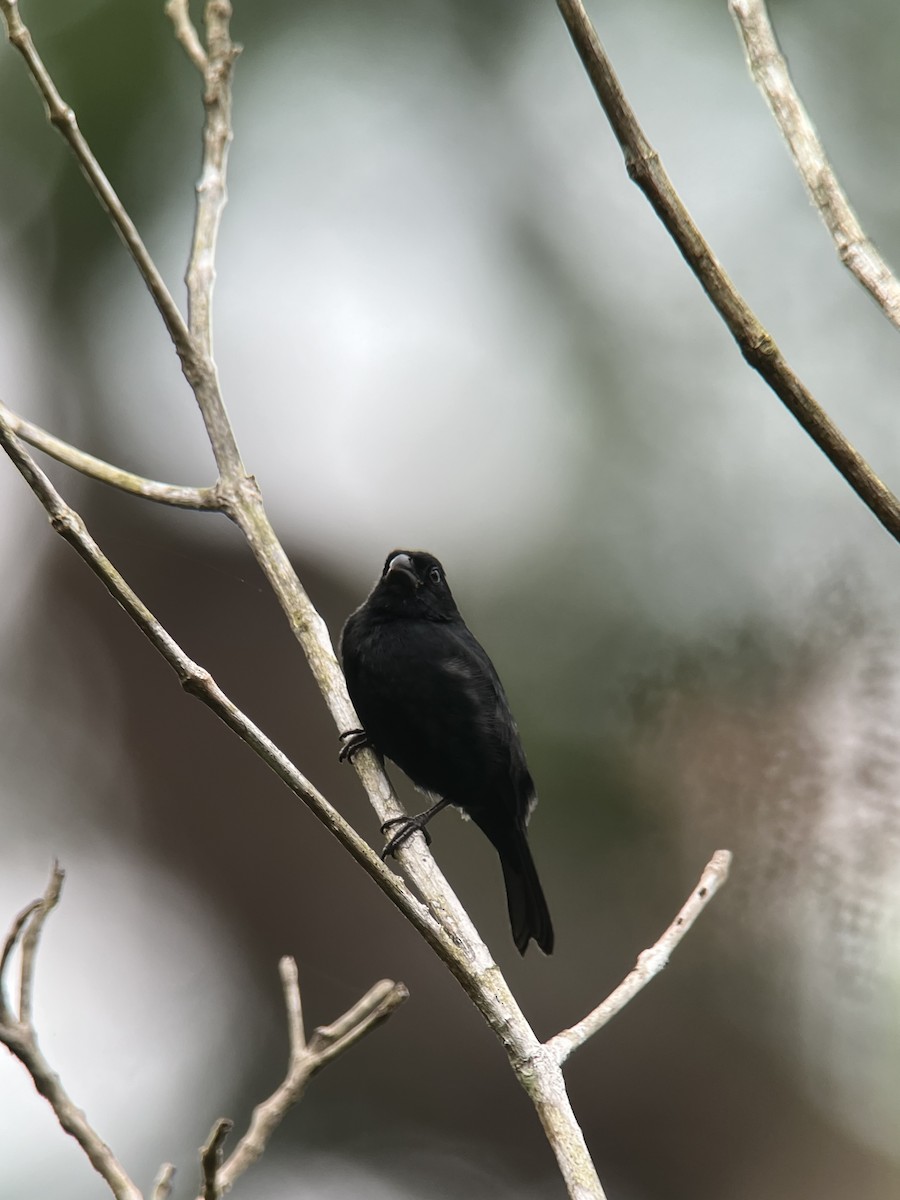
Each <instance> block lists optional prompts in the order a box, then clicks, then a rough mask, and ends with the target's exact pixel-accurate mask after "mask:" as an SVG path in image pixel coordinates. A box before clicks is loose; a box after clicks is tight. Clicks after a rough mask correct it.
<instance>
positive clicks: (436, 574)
mask: <svg viewBox="0 0 900 1200" xmlns="http://www.w3.org/2000/svg"><path fill="white" fill-rule="evenodd" d="M428 578H429V579H430V580H431V582H432V583H440V582H441V573H440V571H439V570H438V569H437V567H432V568H431V570H430V571H429V572H428Z"/></svg>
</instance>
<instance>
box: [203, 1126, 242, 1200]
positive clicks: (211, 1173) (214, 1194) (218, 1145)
mask: <svg viewBox="0 0 900 1200" xmlns="http://www.w3.org/2000/svg"><path fill="white" fill-rule="evenodd" d="M233 1128H234V1121H230V1120H229V1119H228V1117H219V1119H218V1121H216V1123H215V1125H213V1127H212V1129H211V1130H210V1131H209V1137H208V1138H207V1139H206V1141H205V1142H204V1144H203V1145H202V1146H201V1147H200V1171H201V1174H202V1177H203V1200H219V1197H220V1196H221V1195H222V1192H223V1191H224V1190H225V1189H224V1188H223V1187H222V1185H221V1184H220V1182H219V1170H220V1168H221V1166H222V1147H223V1146H224V1144H225V1139H226V1138H227V1137H228V1135H229V1133H231V1131H232V1129H233Z"/></svg>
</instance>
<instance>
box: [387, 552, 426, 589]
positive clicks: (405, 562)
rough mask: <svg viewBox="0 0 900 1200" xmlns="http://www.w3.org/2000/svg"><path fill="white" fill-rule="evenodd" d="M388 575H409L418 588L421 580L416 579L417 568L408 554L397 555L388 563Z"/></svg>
mask: <svg viewBox="0 0 900 1200" xmlns="http://www.w3.org/2000/svg"><path fill="white" fill-rule="evenodd" d="M387 574H388V575H394V574H399V575H408V576H409V578H410V579H411V580H412V582H413V583H414V584H416V586H418V583H419V580H418V578H417V577H416V571H415V567H413V562H412V559H411V558H410V557H409V555H408V554H395V555H394V557H393V558H392V559H391V561H390V562H389V563H388V569H387Z"/></svg>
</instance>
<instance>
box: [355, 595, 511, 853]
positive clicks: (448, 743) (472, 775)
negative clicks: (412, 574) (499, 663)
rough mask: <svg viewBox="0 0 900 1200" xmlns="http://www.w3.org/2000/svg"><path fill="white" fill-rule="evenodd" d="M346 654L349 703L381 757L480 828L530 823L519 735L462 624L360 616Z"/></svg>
mask: <svg viewBox="0 0 900 1200" xmlns="http://www.w3.org/2000/svg"><path fill="white" fill-rule="evenodd" d="M341 653H342V657H343V660H344V671H345V673H346V677H347V687H348V690H349V692H350V698H351V699H352V701H353V704H354V707H355V708H356V711H357V713H358V714H359V718H360V721H361V722H362V724H363V727H364V729H365V730H366V733H367V734H368V737H369V741H370V742H371V744H372V745H373V746H374V747H375V748H376V749H377V750H378V751H379V752H380V753H381V754H383V755H384V756H385V757H387V758H389V759H391V760H392V761H393V762H395V763H396V764H397V765H398V766H399V767H400V768H401V770H403V772H404V773H405V774H406V775H408V776H409V778H410V779H411V780H412V781H413V783H415V784H416V786H417V787H419V788H421V789H422V790H423V791H426V792H431V793H433V794H435V795H437V796H441V797H443V798H444V799H446V800H449V801H450V802H451V803H452V804H455V805H457V806H459V807H460V808H462V809H464V810H465V811H467V812H469V813H470V815H471V816H472V817H473V818H474V819H475V820H476V821H477V822H478V824H479V825H482V826H483V827H484V825H485V821H487V822H488V823H491V814H496V815H497V816H499V815H500V814H501V813H505V814H506V819H507V820H508V819H509V816H513V817H514V818H517V819H518V820H520V821H521V822H523V823H524V821H525V820H526V819H527V816H528V812H529V809H530V806H531V804H532V802H533V796H534V787H533V784H532V782H531V777H530V775H529V774H528V769H527V767H526V765H525V756H524V752H523V750H522V747H521V743H520V741H519V735H518V731H517V730H516V726H515V722H514V721H513V718H512V715H511V713H510V710H509V705H508V703H507V700H506V696H505V694H504V691H503V687H502V685H501V683H500V680H499V678H498V677H497V673H496V671H495V670H494V667H493V665H492V663H491V661H490V659H489V658H488V656H487V654H486V653H485V651H484V650H483V648H482V647H481V645H480V644H479V643H478V642H477V640H476V639H475V638H474V636H473V635H472V634H471V633H470V632H469V630H468V629H467V628H466V626H465V625H464V623H463V622H462V621H458V622H435V621H428V620H413V619H404V620H386V621H373V620H371V619H370V617H369V616H368V615H367V613H366V612H365V608H363V609H360V610H358V611H357V612H356V613H354V614H353V615H352V616H351V617H350V618H349V620H348V621H347V624H346V625H345V627H344V632H343V634H342V637H341ZM486 831H487V830H486Z"/></svg>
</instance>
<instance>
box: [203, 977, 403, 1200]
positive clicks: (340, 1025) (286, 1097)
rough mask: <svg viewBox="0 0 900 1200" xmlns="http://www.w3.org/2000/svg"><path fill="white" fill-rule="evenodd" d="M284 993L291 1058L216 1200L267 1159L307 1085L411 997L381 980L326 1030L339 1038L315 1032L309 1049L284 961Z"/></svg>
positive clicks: (232, 1159)
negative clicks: (275, 1137)
mask: <svg viewBox="0 0 900 1200" xmlns="http://www.w3.org/2000/svg"><path fill="white" fill-rule="evenodd" d="M279 971H280V973H281V981H282V985H283V988H284V1000H285V1011H286V1014H287V1024H288V1037H289V1042H290V1052H289V1056H288V1068H287V1072H286V1074H285V1077H284V1079H283V1080H282V1082H281V1083H280V1084H279V1086H278V1087H277V1088H276V1089H275V1091H274V1092H273V1093H272V1095H271V1096H269V1097H268V1098H267V1099H266V1100H263V1101H262V1103H260V1104H258V1105H257V1106H256V1108H255V1109H254V1110H253V1115H252V1117H251V1118H250V1124H249V1126H248V1128H247V1132H246V1133H245V1134H244V1136H243V1137H242V1138H241V1140H240V1141H239V1142H238V1144H237V1146H235V1148H234V1150H233V1151H232V1153H231V1154H230V1155H229V1157H228V1159H227V1160H226V1162H224V1163H223V1164H222V1165H221V1166H220V1167H219V1169H218V1174H217V1176H216V1186H217V1188H218V1191H217V1192H216V1193H215V1195H219V1194H221V1193H223V1192H227V1191H228V1190H229V1189H230V1188H232V1187H233V1186H234V1184H235V1183H236V1181H237V1180H238V1179H239V1178H240V1176H241V1175H243V1174H244V1172H245V1171H246V1170H247V1169H248V1167H251V1166H252V1165H253V1164H254V1163H255V1162H256V1161H257V1160H258V1159H259V1158H260V1156H261V1155H262V1154H263V1153H264V1151H265V1149H266V1147H267V1146H268V1144H269V1141H270V1139H271V1137H272V1134H273V1133H274V1132H275V1130H276V1129H277V1128H278V1126H279V1125H280V1124H281V1122H282V1121H283V1120H284V1117H285V1115H286V1114H287V1113H288V1111H289V1110H290V1109H291V1108H292V1107H293V1105H295V1104H296V1103H297V1101H298V1100H299V1099H300V1097H301V1096H302V1095H303V1092H304V1090H305V1089H306V1085H307V1084H308V1083H309V1080H310V1079H311V1078H312V1076H313V1075H315V1074H316V1072H317V1071H320V1070H321V1069H322V1067H324V1066H325V1064H326V1063H329V1062H331V1061H332V1059H334V1058H337V1056H338V1055H339V1054H343V1052H344V1051H345V1050H348V1049H349V1048H350V1047H351V1046H352V1045H354V1044H355V1043H356V1042H358V1041H359V1039H360V1038H362V1037H364V1036H365V1035H366V1034H367V1033H369V1032H371V1030H373V1029H374V1028H375V1027H376V1026H377V1025H380V1024H381V1022H382V1021H385V1020H387V1018H388V1017H389V1016H390V1015H391V1013H392V1012H394V1010H395V1009H396V1008H397V1007H398V1006H399V1005H400V1004H402V1003H403V1001H404V1000H405V999H406V998H407V996H408V995H409V993H408V992H407V990H406V987H405V986H404V985H403V984H402V983H393V982H392V981H391V980H389V979H383V980H382V981H381V982H380V983H376V984H375V986H374V987H372V988H370V989H369V991H368V992H366V994H365V996H363V997H362V999H361V1000H359V1001H358V1002H357V1003H356V1004H354V1006H353V1007H352V1008H351V1009H349V1010H348V1011H347V1012H346V1013H344V1015H343V1016H342V1017H339V1018H338V1019H337V1021H335V1022H334V1024H333V1025H330V1026H327V1027H326V1028H327V1029H328V1030H340V1036H339V1037H337V1038H332V1037H330V1036H327V1035H326V1036H321V1035H322V1032H323V1031H322V1030H318V1029H317V1030H316V1032H315V1034H314V1035H313V1037H312V1038H311V1039H310V1041H309V1043H308V1044H307V1042H306V1040H305V1038H304V1036H303V1031H302V1018H301V1017H300V1012H301V1002H300V986H299V983H298V980H297V964H296V963H295V962H294V960H293V959H292V958H283V959H282V960H281V962H280V964H279ZM203 1200H207V1197H206V1196H204V1197H203Z"/></svg>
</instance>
